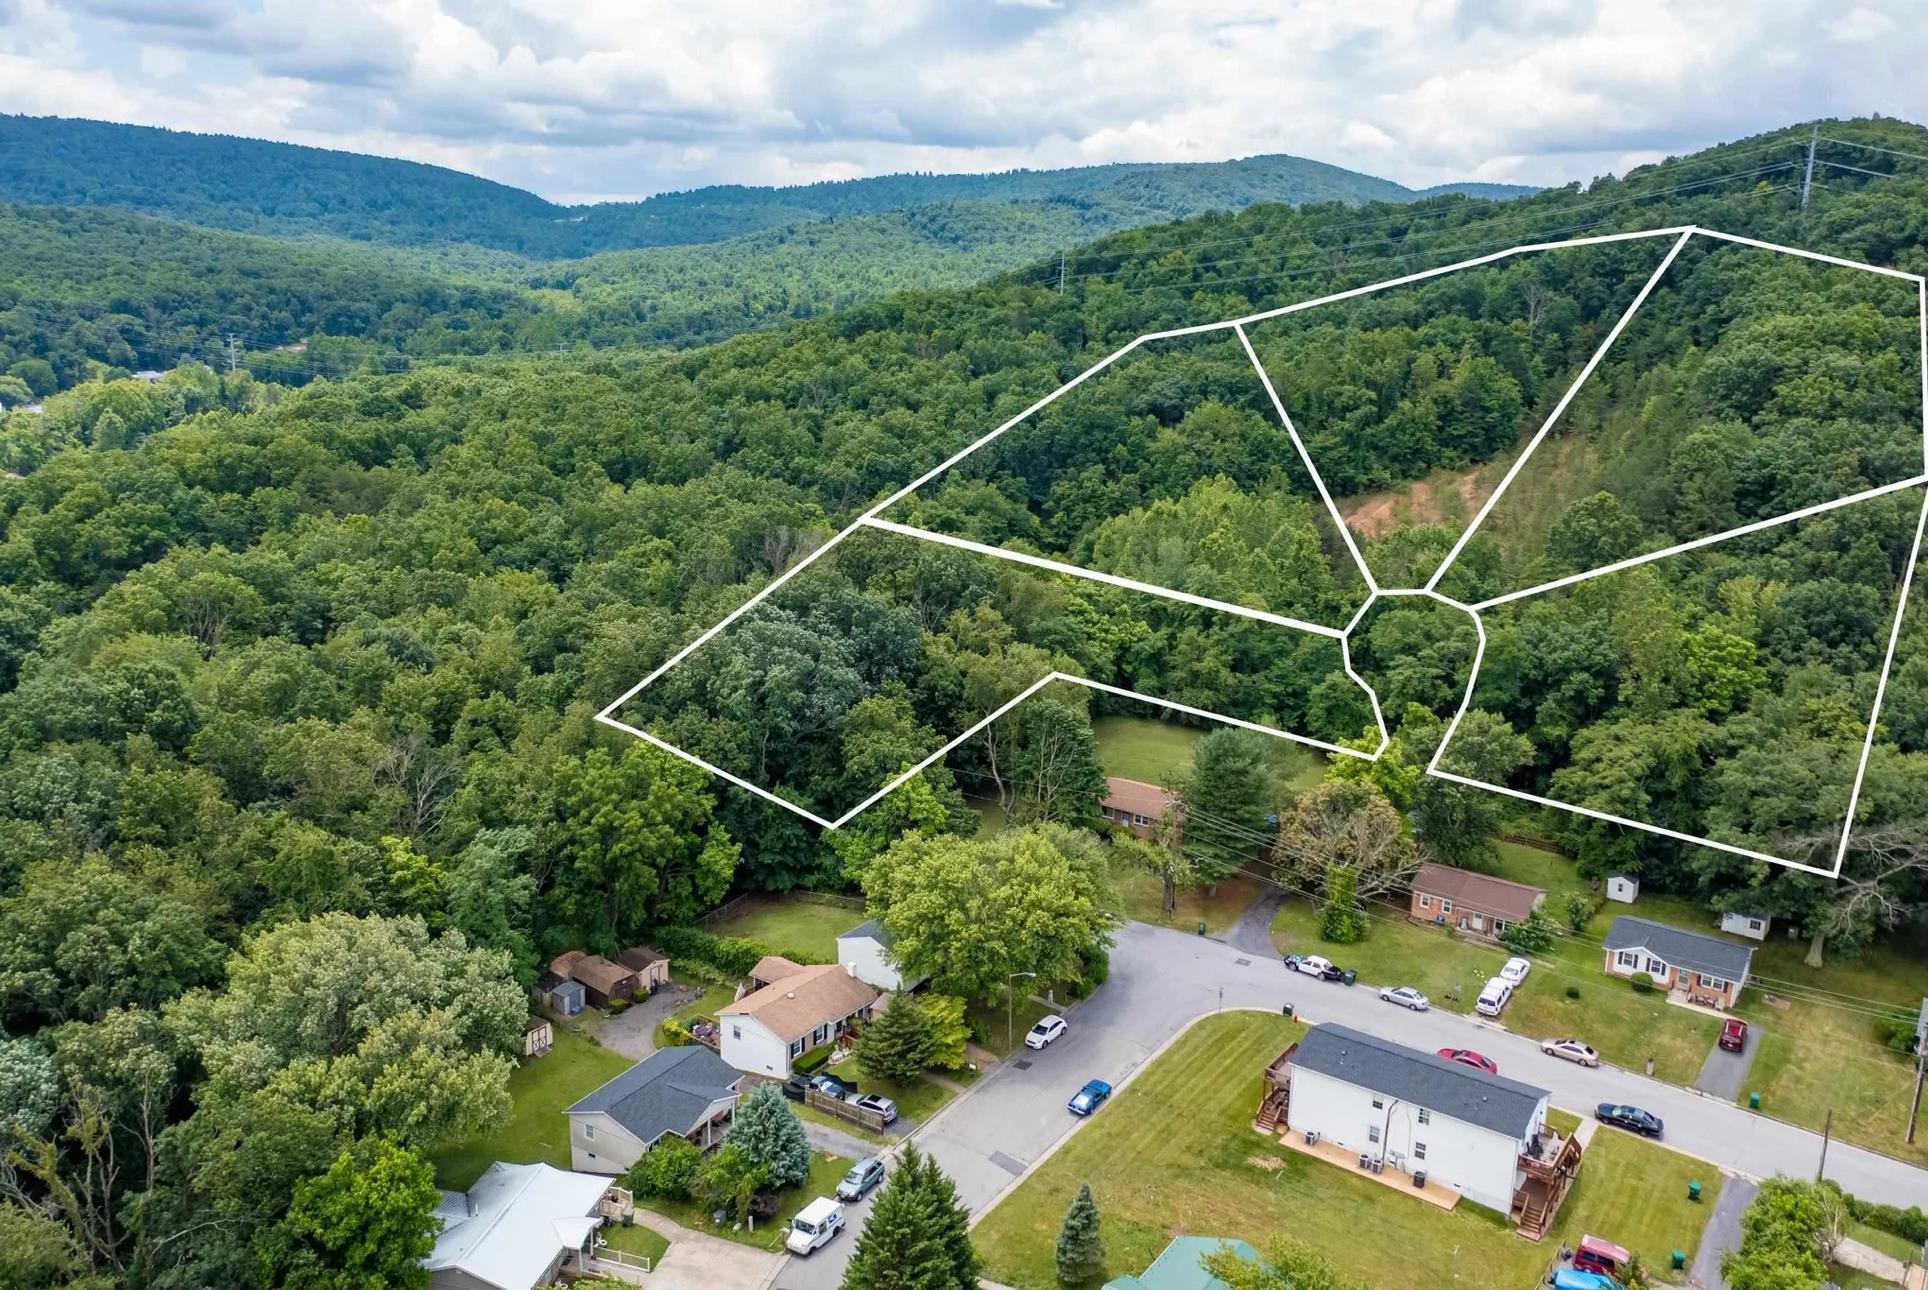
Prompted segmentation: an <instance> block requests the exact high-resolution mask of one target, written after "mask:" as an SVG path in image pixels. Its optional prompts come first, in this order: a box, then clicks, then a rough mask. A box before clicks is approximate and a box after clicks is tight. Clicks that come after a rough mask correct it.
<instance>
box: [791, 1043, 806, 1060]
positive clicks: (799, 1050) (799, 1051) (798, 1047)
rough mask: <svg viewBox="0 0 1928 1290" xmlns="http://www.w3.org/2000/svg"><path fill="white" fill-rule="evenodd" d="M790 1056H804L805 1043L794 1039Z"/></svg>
mask: <svg viewBox="0 0 1928 1290" xmlns="http://www.w3.org/2000/svg"><path fill="white" fill-rule="evenodd" d="M790 1055H791V1056H792V1057H801V1056H803V1041H802V1040H801V1039H792V1040H791V1041H790Z"/></svg>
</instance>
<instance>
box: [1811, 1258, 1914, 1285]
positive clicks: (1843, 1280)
mask: <svg viewBox="0 0 1928 1290" xmlns="http://www.w3.org/2000/svg"><path fill="white" fill-rule="evenodd" d="M1828 1280H1830V1281H1832V1282H1834V1284H1835V1285H1837V1286H1840V1287H1841V1290H1889V1287H1890V1286H1897V1285H1900V1284H1901V1283H1900V1282H1898V1281H1883V1280H1882V1279H1881V1278H1880V1277H1871V1276H1869V1275H1868V1274H1867V1273H1865V1272H1857V1271H1855V1270H1854V1269H1853V1268H1851V1267H1849V1266H1848V1265H1847V1264H1845V1263H1830V1264H1828Z"/></svg>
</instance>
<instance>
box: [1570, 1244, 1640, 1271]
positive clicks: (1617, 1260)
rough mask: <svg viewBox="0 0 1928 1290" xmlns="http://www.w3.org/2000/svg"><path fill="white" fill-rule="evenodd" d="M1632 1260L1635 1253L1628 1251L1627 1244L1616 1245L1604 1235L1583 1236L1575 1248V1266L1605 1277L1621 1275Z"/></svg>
mask: <svg viewBox="0 0 1928 1290" xmlns="http://www.w3.org/2000/svg"><path fill="white" fill-rule="evenodd" d="M1631 1262H1633V1255H1631V1254H1629V1253H1628V1252H1627V1247H1626V1246H1624V1245H1616V1244H1615V1243H1614V1242H1612V1241H1609V1240H1608V1239H1607V1238H1606V1237H1604V1236H1591V1235H1589V1236H1583V1237H1581V1238H1580V1244H1579V1245H1577V1246H1575V1247H1574V1250H1573V1266H1574V1267H1576V1268H1578V1269H1579V1270H1580V1271H1582V1272H1594V1273H1598V1274H1599V1275H1601V1276H1605V1277H1617V1276H1619V1275H1620V1273H1621V1270H1622V1269H1624V1268H1625V1267H1626V1266H1627V1265H1628V1264H1629V1263H1631Z"/></svg>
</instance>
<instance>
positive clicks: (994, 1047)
mask: <svg viewBox="0 0 1928 1290" xmlns="http://www.w3.org/2000/svg"><path fill="white" fill-rule="evenodd" d="M1030 984H1032V983H1031V982H1028V981H1020V982H1018V990H1019V991H1020V997H1019V998H1018V999H1016V1000H1015V1001H1014V1003H1013V1005H1012V1007H1011V1010H1010V1027H1009V1031H1010V1035H1011V1042H1009V1043H1006V1042H1005V1038H1004V1036H1005V1033H1006V1023H1005V1019H1006V1013H1005V1005H1004V1003H1003V1001H1002V1000H1000V1001H998V1002H997V1003H983V1002H974V1003H969V1004H967V1005H965V1008H964V1019H965V1020H966V1021H967V1022H968V1021H971V1020H972V1019H976V1020H977V1021H980V1022H982V1023H983V1024H984V1040H983V1042H982V1043H981V1044H979V1047H981V1048H984V1049H987V1050H989V1051H990V1052H991V1053H992V1054H993V1055H995V1056H998V1057H1008V1056H1010V1054H1011V1050H1012V1049H1013V1048H1021V1047H1023V1045H1024V1032H1025V1031H1027V1030H1029V1029H1030V1028H1031V1027H1032V1026H1035V1025H1036V1024H1037V1023H1038V1018H1040V1017H1048V1016H1050V1015H1051V1014H1052V1013H1054V1012H1063V1011H1064V1010H1065V1008H1066V1007H1068V1006H1069V1005H1068V1004H1064V1003H1060V1004H1058V1005H1056V1006H1055V1007H1053V1006H1050V1005H1047V1004H1042V1003H1037V1002H1035V1001H1033V1000H1032V999H1031V997H1030V996H1029V995H1028V994H1024V993H1022V992H1023V991H1024V989H1025V987H1026V986H1028V985H1030Z"/></svg>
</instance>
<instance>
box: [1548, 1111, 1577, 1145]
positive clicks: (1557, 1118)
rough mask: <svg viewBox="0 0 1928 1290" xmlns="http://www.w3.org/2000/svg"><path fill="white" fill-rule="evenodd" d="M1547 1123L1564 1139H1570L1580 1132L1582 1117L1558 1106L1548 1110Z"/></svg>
mask: <svg viewBox="0 0 1928 1290" xmlns="http://www.w3.org/2000/svg"><path fill="white" fill-rule="evenodd" d="M1546 1122H1547V1124H1549V1125H1551V1126H1552V1128H1553V1131H1554V1132H1555V1133H1557V1134H1559V1135H1560V1136H1561V1137H1563V1138H1570V1137H1572V1136H1573V1135H1574V1134H1576V1133H1578V1132H1579V1131H1580V1117H1579V1116H1577V1115H1574V1114H1573V1113H1572V1112H1570V1111H1562V1110H1561V1109H1560V1108H1559V1107H1557V1106H1549V1107H1547V1108H1546Z"/></svg>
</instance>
